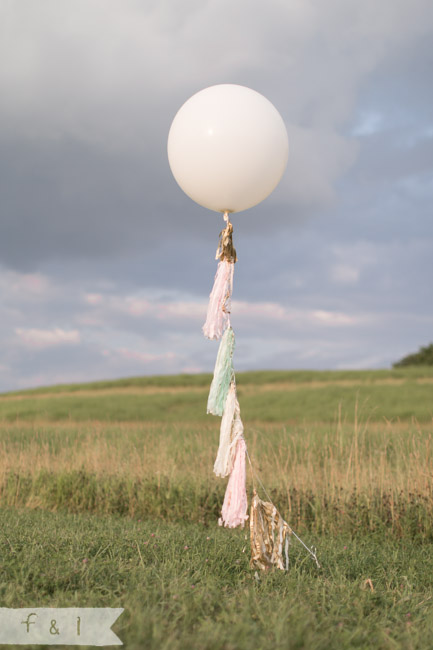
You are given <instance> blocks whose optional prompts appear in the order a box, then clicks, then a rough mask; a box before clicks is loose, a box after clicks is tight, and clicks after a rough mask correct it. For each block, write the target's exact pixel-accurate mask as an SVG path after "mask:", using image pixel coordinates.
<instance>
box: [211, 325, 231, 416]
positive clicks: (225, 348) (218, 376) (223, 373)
mask: <svg viewBox="0 0 433 650" xmlns="http://www.w3.org/2000/svg"><path fill="white" fill-rule="evenodd" d="M234 347H235V335H234V332H233V329H232V328H231V327H228V328H227V329H226V331H225V332H224V335H223V337H222V339H221V343H220V345H219V348H218V355H217V359H216V363H215V368H214V373H213V379H212V383H211V386H210V390H209V397H208V401H207V412H208V413H212V415H222V414H223V413H224V404H225V402H226V399H227V394H228V392H229V388H230V384H231V382H232V381H233V378H234V370H233V350H234Z"/></svg>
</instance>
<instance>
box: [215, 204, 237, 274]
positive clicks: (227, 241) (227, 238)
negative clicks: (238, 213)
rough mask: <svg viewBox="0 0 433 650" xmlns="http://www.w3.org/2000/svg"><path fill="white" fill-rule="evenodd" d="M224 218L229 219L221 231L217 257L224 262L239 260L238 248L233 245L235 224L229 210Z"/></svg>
mask: <svg viewBox="0 0 433 650" xmlns="http://www.w3.org/2000/svg"><path fill="white" fill-rule="evenodd" d="M224 219H225V221H227V226H226V227H225V228H223V230H221V232H220V239H219V243H218V248H217V251H216V255H215V259H216V260H220V262H223V261H224V260H225V261H226V262H232V263H233V264H234V263H235V262H237V259H238V258H237V255H236V249H235V247H234V246H233V225H232V223H231V222H230V219H229V215H228V212H226V213H225V214H224Z"/></svg>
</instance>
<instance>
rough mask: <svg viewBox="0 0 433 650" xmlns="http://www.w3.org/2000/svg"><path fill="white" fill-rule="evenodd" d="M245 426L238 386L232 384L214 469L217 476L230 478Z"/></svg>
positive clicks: (222, 422)
mask: <svg viewBox="0 0 433 650" xmlns="http://www.w3.org/2000/svg"><path fill="white" fill-rule="evenodd" d="M243 433H244V426H243V424H242V420H241V413H240V408H239V402H238V398H237V396H236V385H235V383H234V382H232V383H231V384H230V389H229V392H228V395H227V400H226V403H225V407H224V414H223V417H222V420H221V429H220V444H219V447H218V454H217V457H216V461H215V465H214V468H213V471H214V473H215V474H216V475H217V476H221V478H224V477H225V476H228V475H229V474H230V472H231V471H232V468H233V463H234V459H235V453H236V447H237V443H238V440H239V439H240V438H242V437H243Z"/></svg>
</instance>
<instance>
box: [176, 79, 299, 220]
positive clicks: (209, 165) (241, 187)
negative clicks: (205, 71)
mask: <svg viewBox="0 0 433 650" xmlns="http://www.w3.org/2000/svg"><path fill="white" fill-rule="evenodd" d="M167 149H168V160H169V164H170V168H171V171H172V172H173V176H174V177H175V179H176V181H177V182H178V184H179V185H180V187H181V188H182V189H183V191H184V192H185V193H186V194H187V195H188V196H189V197H190V198H191V199H193V200H194V201H196V202H197V203H199V204H200V205H202V206H204V207H205V208H209V209H210V210H215V211H217V212H240V211H241V210H246V209H247V208H251V207H253V206H254V205H257V203H260V202H261V201H263V199H265V198H266V197H267V196H269V194H270V193H271V192H272V191H273V190H274V189H275V187H276V186H277V185H278V183H279V182H280V180H281V177H282V175H283V173H284V170H285V168H286V165H287V158H288V153H289V141H288V137H287V130H286V127H285V125H284V122H283V120H282V117H281V115H280V114H279V112H278V111H277V109H276V108H275V106H273V104H271V102H270V101H269V100H268V99H266V97H264V96H263V95H261V94H260V93H258V92H256V91H255V90H251V88H246V87H245V86H238V85H236V84H220V85H217V86H211V87H210V88H205V89H204V90H201V91H200V92H198V93H196V94H195V95H193V96H192V97H190V99H188V101H187V102H185V104H184V105H183V106H182V107H181V108H180V109H179V111H178V113H177V114H176V116H175V118H174V120H173V123H172V125H171V128H170V132H169V134H168V145H167Z"/></svg>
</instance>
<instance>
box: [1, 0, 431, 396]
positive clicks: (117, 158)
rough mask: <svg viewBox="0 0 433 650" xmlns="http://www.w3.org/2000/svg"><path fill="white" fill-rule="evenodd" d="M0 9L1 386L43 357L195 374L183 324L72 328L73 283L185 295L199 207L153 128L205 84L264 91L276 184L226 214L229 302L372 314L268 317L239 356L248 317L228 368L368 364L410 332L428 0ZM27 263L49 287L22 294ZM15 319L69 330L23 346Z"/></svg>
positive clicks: (126, 319)
mask: <svg viewBox="0 0 433 650" xmlns="http://www.w3.org/2000/svg"><path fill="white" fill-rule="evenodd" d="M0 10H1V14H2V15H1V21H0V93H1V96H2V102H1V105H0V263H1V265H2V269H3V270H2V275H1V277H2V278H3V280H4V282H6V284H1V282H0V292H2V297H3V298H6V301H5V303H4V304H5V307H4V310H5V311H4V312H3V320H2V323H1V326H0V334H1V337H2V338H1V341H0V348H1V346H3V349H4V352H5V356H4V363H3V366H5V367H7V369H6V370H3V371H2V372H3V373H4V374H3V380H2V381H3V386H7V385H17V383H19V382H22V383H23V385H24V384H25V382H26V381H29V382H31V383H37V382H40V381H44V382H48V383H49V382H50V381H51V379H52V380H53V381H54V380H57V379H58V378H59V377H60V376H62V377H63V374H62V373H63V370H61V369H62V368H65V367H67V368H68V372H69V375H68V376H70V377H78V376H79V375H80V368H88V367H90V360H91V362H92V368H93V369H94V372H96V373H99V374H98V376H103V375H104V373H108V374H109V375H110V376H116V375H117V374H119V373H120V374H123V373H130V372H131V373H133V374H134V373H137V372H158V371H161V372H165V371H167V372H169V371H178V370H181V369H182V368H183V367H188V366H189V367H204V368H206V369H211V365H212V358H213V353H214V350H213V346H212V345H211V346H210V347H209V346H207V347H206V346H205V345H204V344H203V342H202V341H201V342H200V343H197V339H196V338H195V337H196V336H197V335H196V334H193V331H195V330H194V328H197V327H199V323H198V320H197V322H194V323H186V322H185V321H183V320H182V319H181V318H180V319H179V318H177V320H176V319H175V318H173V320H172V321H167V322H165V324H164V326H163V327H162V326H161V322H160V321H157V322H155V320H154V319H153V318H151V317H150V316H149V314H143V318H142V320H140V319H137V318H132V319H131V316H130V315H128V314H125V313H123V312H121V311H120V312H119V311H118V310H117V311H116V310H115V309H112V308H111V309H108V308H107V307H106V306H105V307H104V310H103V312H102V313H101V318H102V321H101V322H100V323H99V325H94V326H85V325H83V323H82V322H80V318H81V317H83V314H84V315H85V314H86V313H87V312H86V310H89V309H90V307H89V305H87V306H86V305H83V304H82V302H81V298H80V296H81V295H84V294H85V293H86V292H87V293H95V294H96V293H101V295H112V296H121V295H126V296H128V295H129V296H131V295H134V296H137V295H141V293H140V292H142V291H144V292H145V294H146V296H148V298H149V296H150V298H149V299H150V300H155V301H156V302H158V301H160V300H165V301H168V302H170V301H171V302H173V303H176V302H178V303H181V302H184V301H185V300H186V299H187V298H188V296H189V298H188V300H191V301H192V302H194V301H195V302H197V301H198V303H200V304H202V302H203V300H205V299H206V296H207V294H208V293H209V291H210V285H211V283H212V279H213V274H214V271H215V261H214V260H213V256H214V250H215V247H216V239H217V235H218V232H219V230H220V228H221V219H220V217H219V216H218V215H217V214H216V213H212V212H210V211H207V210H205V209H204V208H201V207H199V206H197V205H195V204H194V203H193V202H192V201H191V200H190V199H189V198H188V197H186V196H185V195H184V194H183V192H182V191H181V189H180V188H179V187H178V186H177V185H176V183H175V181H174V179H173V177H172V176H171V173H170V170H169V167H168V162H167V156H166V140H167V135H168V129H169V126H170V123H171V120H172V119H173V117H174V115H175V113H176V111H177V110H178V109H179V107H180V106H181V104H182V103H183V102H184V101H185V100H186V99H187V98H188V97H189V96H190V95H192V94H193V93H194V92H197V91H198V90H200V89H201V88H204V87H206V86H209V85H212V84H215V83H227V82H229V83H241V84H245V85H249V86H251V87H253V88H255V89H256V90H258V91H259V92H262V93H263V94H265V95H266V96H267V97H268V98H269V99H270V100H271V101H272V102H273V103H274V104H275V106H276V107H277V108H278V110H279V111H280V112H281V114H282V116H283V118H284V120H285V122H286V124H287V128H288V132H289V140H290V158H289V165H288V170H287V173H286V174H285V176H284V178H283V180H282V182H281V183H280V185H279V187H278V188H277V189H276V191H275V192H274V193H273V195H272V196H271V197H270V198H269V199H267V200H266V201H265V202H264V203H262V204H261V205H259V206H257V207H256V208H253V209H252V210H249V211H247V212H245V213H240V214H239V215H234V217H233V221H234V224H235V240H236V246H237V248H238V253H239V260H240V261H239V263H238V264H237V266H236V275H235V297H236V298H237V299H238V300H239V301H246V302H248V303H254V302H256V303H267V302H271V303H274V304H275V305H278V306H282V307H283V308H284V309H294V310H295V312H294V313H298V314H301V313H306V312H313V311H315V310H316V311H317V310H319V311H320V310H322V311H325V312H326V311H330V312H338V313H348V314H352V315H354V314H358V315H359V314H370V315H374V314H376V315H377V317H378V319H379V320H377V319H376V320H375V319H371V320H368V319H367V320H362V319H360V321H359V322H357V324H356V326H354V327H352V326H349V325H347V326H345V327H342V329H340V330H338V332H337V330H335V329H334V330H333V329H329V328H326V327H325V326H324V324H323V323H322V325H321V326H320V327H321V329H320V327H319V324H318V323H316V326H317V327H316V329H314V328H313V329H312V330H308V328H305V323H304V325H303V328H304V331H303V333H302V332H299V331H298V330H297V329H296V324H295V323H291V324H290V327H287V326H284V327H282V328H280V329H278V328H277V329H275V328H276V327H277V326H276V323H275V322H274V321H273V325H272V328H273V329H272V341H270V340H268V339H267V340H266V342H264V343H263V349H262V352H261V353H260V355H258V354H257V344H258V343H257V342H258V341H259V340H260V331H259V329H257V330H255V329H254V328H253V329H252V330H248V328H247V329H245V326H244V324H243V322H242V319H240V321H239V328H240V331H239V336H238V339H239V340H241V336H245V342H244V343H242V342H240V343H239V346H238V355H239V357H238V362H239V365H240V367H244V368H245V367H254V364H256V366H258V365H261V366H268V367H277V366H278V367H282V366H285V367H287V366H291V367H293V366H296V365H300V366H303V367H315V366H316V367H326V366H328V367H332V366H334V367H335V366H336V365H339V366H343V365H344V364H354V365H357V364H358V365H359V366H361V365H363V364H366V363H367V364H368V363H370V364H372V365H376V366H377V365H384V364H385V365H386V364H388V363H390V361H392V360H393V358H395V356H396V355H397V356H398V355H399V354H400V351H401V353H404V352H405V351H406V349H410V348H411V347H417V346H418V344H421V343H425V342H427V341H426V339H427V338H428V337H429V336H430V331H431V322H430V320H429V314H430V313H431V311H430V303H431V299H430V296H429V288H428V282H427V281H426V279H428V278H429V277H431V275H432V262H431V254H430V251H431V246H432V244H433V228H432V223H431V216H430V215H431V207H430V206H431V199H432V189H433V188H432V170H433V164H432V163H433V146H432V144H433V139H432V138H433V131H432V111H433V108H432V106H433V97H432V94H433V87H432V84H431V83H430V76H431V74H430V71H431V67H432V63H433V61H432V59H433V48H432V46H431V42H432V32H433V6H432V5H431V3H429V2H428V1H427V0H415V1H414V2H411V3H409V2H407V0H397V1H395V0H393V1H391V0H384V1H383V2H381V3H380V5H378V4H377V3H375V2H373V0H367V1H366V2H364V3H362V4H354V3H349V4H348V3H347V2H345V1H343V0H326V1H325V2H318V1H313V0H307V1H305V0H302V1H301V0H296V1H293V2H290V3H286V4H284V3H283V4H282V3H280V2H277V1H276V0H275V1H274V0H272V1H271V2H268V3H266V4H264V3H259V2H258V1H256V0H254V1H253V2H249V3H246V2H245V1H242V2H237V3H233V2H228V0H223V2H221V1H218V2H217V1H216V0H208V1H205V2H197V1H187V2H184V3H182V4H181V5H180V4H178V5H173V3H171V4H170V3H164V2H146V3H145V6H144V5H143V3H140V2H137V1H133V0H122V1H120V0H77V1H76V2H74V3H69V2H65V1H64V0H41V1H40V2H38V3H37V4H35V3H34V2H31V1H30V0H24V1H23V2H20V3H7V2H5V3H3V4H1V5H0ZM11 274H12V275H11ZM14 274H15V275H14ZM38 274H40V278H43V279H42V280H41V282H48V285H49V287H50V291H51V292H54V293H50V291H48V289H47V293H44V297H42V295H41V294H37V293H36V294H35V295H34V296H33V298H31V297H30V295H29V291H28V290H27V289H26V288H25V286H24V285H25V282H26V281H25V280H23V278H26V277H27V278H32V277H33V278H34V277H38ZM5 278H6V280H5ZM14 278H15V280H14ZM7 282H12V284H13V282H15V283H17V286H18V289H17V294H16V295H15V297H14V298H13V300H12V298H11V295H10V293H9V289H10V287H9V288H7V286H6V285H7ZM23 283H24V284H23ZM30 293H31V291H30ZM152 296H153V298H152ZM32 300H33V301H35V300H36V303H34V302H33V303H32ZM32 305H33V307H32ZM92 309H93V312H94V311H95V309H96V307H95V306H94V307H93V308H92ZM101 309H102V308H101ZM296 310H297V311H296ZM93 316H95V314H94V313H93ZM408 319H411V321H410V322H412V326H409V321H408ZM259 321H260V319H258V322H259ZM104 322H105V325H104V324H103V323H104ZM301 322H303V321H302V319H301ZM107 323H109V325H107ZM260 323H261V324H262V326H263V327H265V325H266V327H267V328H269V327H270V324H269V322H268V323H267V324H266V323H263V322H262V321H260ZM190 327H191V328H192V329H191V330H190V329H189V328H190ZM17 328H21V329H23V328H27V329H29V330H30V329H33V330H40V331H47V332H52V331H53V330H54V329H55V328H58V329H61V330H62V331H65V332H68V331H74V330H75V329H77V330H78V331H80V336H81V339H80V343H77V345H76V349H75V350H74V349H73V348H72V347H71V345H69V346H68V345H66V344H64V345H60V344H57V345H56V346H54V347H50V348H49V349H47V348H40V349H38V350H37V352H34V354H33V353H32V354H30V352H29V349H28V348H27V349H25V347H23V346H22V341H21V342H20V341H19V339H17V337H16V334H14V332H15V330H16V329H17ZM98 328H99V329H98ZM317 328H319V329H317ZM386 331H387V332H388V335H387V336H385V335H384V334H383V332H386ZM95 332H99V334H98V335H97V334H95ZM102 332H104V334H103V335H102V334H101V333H102ZM389 332H392V334H389ZM98 337H99V340H101V339H102V338H103V339H104V342H105V343H104V345H105V348H103V346H102V345H99V344H98V343H97V340H98ZM182 337H186V338H185V340H187V341H188V343H185V340H184V338H182ZM198 337H199V338H200V332H199V331H198ZM20 346H21V347H20ZM152 346H153V348H154V349H155V350H156V351H155V352H154V356H155V359H154V360H152V359H151V358H150V356H149V355H151V353H150V352H149V349H151V348H152ZM194 346H198V348H194ZM200 346H201V347H200ZM242 346H244V347H242ZM211 348H212V351H211ZM104 349H105V352H106V353H105V354H104ZM78 350H81V352H80V353H78ZM107 350H108V353H107ZM119 350H123V352H119ZM125 350H126V351H127V350H136V352H137V354H138V356H136V358H135V359H134V358H133V357H132V356H130V357H128V354H129V353H128V352H125ZM208 350H209V352H208ZM242 350H243V351H242ZM353 350H354V351H355V352H352V351H353ZM359 350H362V352H358V351H359ZM116 351H117V352H116ZM364 351H365V352H364ZM74 354H75V356H74ZM122 354H123V357H122ZM140 354H141V357H140ZM170 354H172V355H174V356H169V355H170ZM86 355H87V356H86ZM92 355H93V356H92ZM146 355H148V357H146ZM164 355H166V356H164ZM167 355H168V356H167ZM176 355H177V356H176ZM249 355H250V356H249ZM73 358H74V359H75V361H73ZM146 358H147V361H146ZM86 359H87V360H88V361H86ZM248 359H250V361H248ZM24 360H25V361H24ZM26 364H27V365H26ZM80 364H81V365H80ZM42 365H43V366H44V367H45V368H46V369H47V370H46V372H45V374H44V375H43V376H44V379H41V377H42V375H41V373H38V366H42ZM26 368H27V370H26ZM32 368H33V369H32ZM85 372H86V371H85ZM26 373H27V374H26ZM65 377H66V375H65ZM38 378H39V379H38ZM80 378H81V375H80ZM8 382H9V384H8Z"/></svg>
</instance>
